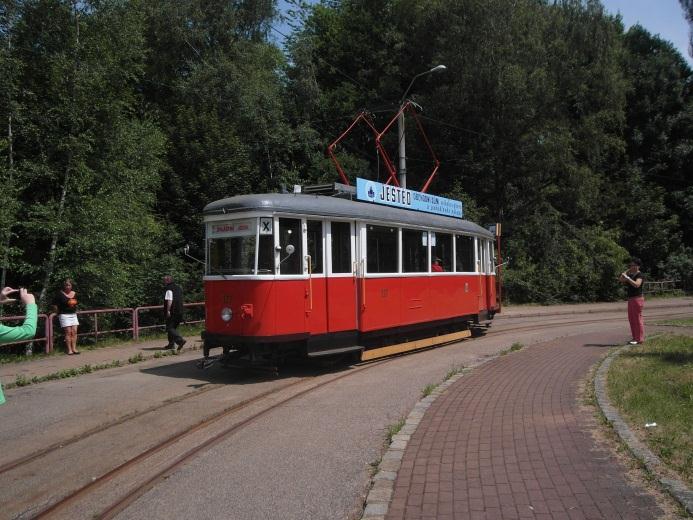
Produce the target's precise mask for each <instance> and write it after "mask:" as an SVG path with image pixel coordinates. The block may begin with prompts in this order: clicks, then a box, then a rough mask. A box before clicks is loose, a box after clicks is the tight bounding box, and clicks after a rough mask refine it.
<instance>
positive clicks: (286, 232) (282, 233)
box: [279, 218, 303, 274]
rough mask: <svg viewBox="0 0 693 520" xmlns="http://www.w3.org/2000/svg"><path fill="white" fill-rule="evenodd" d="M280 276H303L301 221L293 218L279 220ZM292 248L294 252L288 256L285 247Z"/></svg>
mask: <svg viewBox="0 0 693 520" xmlns="http://www.w3.org/2000/svg"><path fill="white" fill-rule="evenodd" d="M279 245H280V246H281V248H282V250H281V253H280V262H281V264H280V265H279V273H280V274H303V239H302V237H301V221H300V220H299V219H295V218H280V219H279ZM288 245H292V246H294V252H293V253H291V254H290V255H288V254H287V253H286V246H288Z"/></svg>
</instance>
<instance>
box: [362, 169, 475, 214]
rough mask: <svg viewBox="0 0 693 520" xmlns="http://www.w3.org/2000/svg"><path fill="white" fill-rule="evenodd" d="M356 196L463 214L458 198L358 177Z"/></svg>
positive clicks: (406, 207) (418, 209) (441, 212)
mask: <svg viewBox="0 0 693 520" xmlns="http://www.w3.org/2000/svg"><path fill="white" fill-rule="evenodd" d="M356 198H357V199H358V200H363V201H366V202H374V203H375V204H384V205H386V206H395V207H397V208H404V209H412V210H414V211H424V212H426V213H435V214H437V215H445V216H446V217H457V218H462V214H463V213H462V202H461V201H459V200H452V199H446V198H445V197H438V196H437V195H431V194H430V193H421V192H420V191H413V190H408V189H406V188H398V187H397V186H391V185H390V184H382V183H380V182H375V181H369V180H366V179H360V178H358V177H357V178H356Z"/></svg>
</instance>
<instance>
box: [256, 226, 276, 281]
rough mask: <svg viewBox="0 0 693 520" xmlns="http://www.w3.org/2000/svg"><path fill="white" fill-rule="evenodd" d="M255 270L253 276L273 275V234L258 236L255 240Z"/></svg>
mask: <svg viewBox="0 0 693 520" xmlns="http://www.w3.org/2000/svg"><path fill="white" fill-rule="evenodd" d="M256 256H257V268H256V271H255V274H257V275H259V276H263V275H265V276H267V275H270V276H272V275H274V274H275V261H274V234H271V235H262V234H261V235H258V239H257V255H256Z"/></svg>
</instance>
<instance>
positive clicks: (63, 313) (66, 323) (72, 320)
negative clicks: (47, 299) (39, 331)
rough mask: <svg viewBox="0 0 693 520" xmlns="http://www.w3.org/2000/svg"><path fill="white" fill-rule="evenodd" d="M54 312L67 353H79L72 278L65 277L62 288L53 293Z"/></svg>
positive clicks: (69, 354)
mask: <svg viewBox="0 0 693 520" xmlns="http://www.w3.org/2000/svg"><path fill="white" fill-rule="evenodd" d="M53 305H54V308H55V312H57V313H58V320H60V327H61V328H62V329H63V333H64V334H65V346H66V347H67V355H68V356H71V355H73V354H79V351H78V350H77V327H78V326H79V321H78V320H77V293H76V292H75V291H74V290H72V280H71V279H70V278H67V279H66V280H65V281H64V282H63V288H62V290H61V291H58V293H57V294H56V295H55V300H53Z"/></svg>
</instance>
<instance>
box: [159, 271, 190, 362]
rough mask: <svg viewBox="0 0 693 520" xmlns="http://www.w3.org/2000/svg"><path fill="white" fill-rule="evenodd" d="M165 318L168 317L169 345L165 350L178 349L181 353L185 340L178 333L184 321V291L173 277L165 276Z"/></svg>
mask: <svg viewBox="0 0 693 520" xmlns="http://www.w3.org/2000/svg"><path fill="white" fill-rule="evenodd" d="M164 286H165V289H166V292H165V293H164V316H165V317H166V334H168V345H167V346H166V347H165V348H170V349H173V348H176V346H177V348H176V351H179V350H180V349H182V348H183V345H185V343H186V342H185V339H184V338H183V336H181V335H180V334H179V332H178V325H180V322H181V321H183V289H181V288H180V286H179V285H178V284H175V283H173V277H172V276H164Z"/></svg>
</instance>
